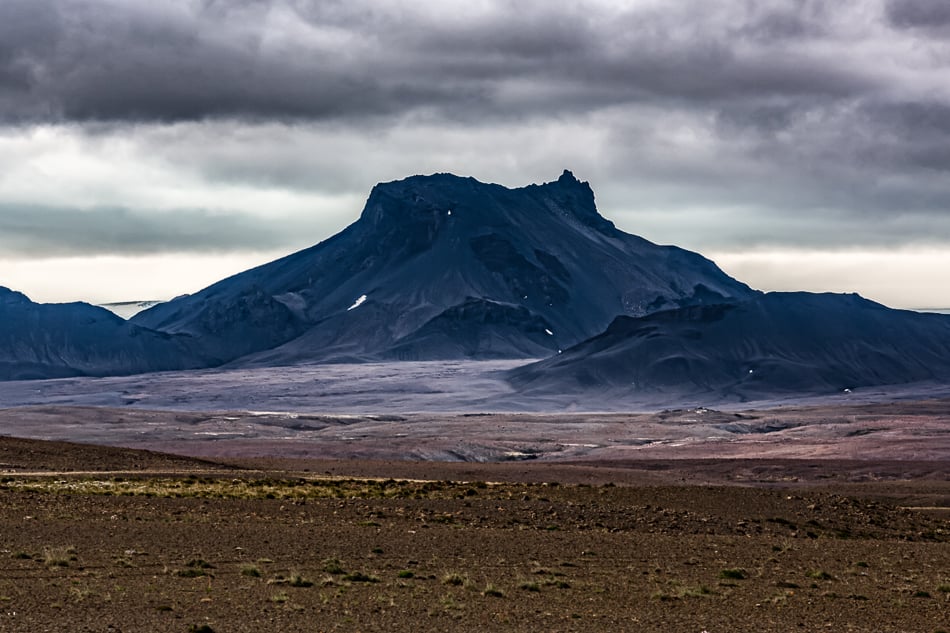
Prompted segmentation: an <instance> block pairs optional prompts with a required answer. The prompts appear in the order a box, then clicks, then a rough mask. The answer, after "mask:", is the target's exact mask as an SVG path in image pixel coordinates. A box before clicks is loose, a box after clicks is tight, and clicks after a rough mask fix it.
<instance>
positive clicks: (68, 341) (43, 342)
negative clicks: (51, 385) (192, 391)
mask: <svg viewBox="0 0 950 633" xmlns="http://www.w3.org/2000/svg"><path fill="white" fill-rule="evenodd" d="M197 348H198V346H196V345H195V343H194V341H193V340H192V338H191V337H190V336H181V335H171V334H167V333H163V332H155V331H153V330H149V329H147V328H143V327H141V326H138V325H133V324H131V323H128V322H127V321H125V320H124V319H122V318H120V317H118V316H116V315H115V314H113V313H111V312H109V311H108V310H105V309H104V308H99V307H96V306H91V305H89V304H87V303H61V304H40V303H34V302H32V301H30V299H29V298H28V297H26V295H23V294H21V293H19V292H14V291H12V290H10V289H8V288H4V287H0V380H27V379H37V378H64V377H68V376H109V375H121V374H137V373H143V372H150V371H163V370H171V369H193V368H197V367H206V366H208V365H213V364H217V363H218V362H219V361H218V359H214V358H211V357H207V356H204V355H203V354H202V353H201V352H199V351H197Z"/></svg>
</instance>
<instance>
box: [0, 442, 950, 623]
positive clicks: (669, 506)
mask: <svg viewBox="0 0 950 633" xmlns="http://www.w3.org/2000/svg"><path fill="white" fill-rule="evenodd" d="M946 466H947V465H946V463H945V462H943V463H941V462H934V461H922V462H909V461H902V462H899V463H891V464H888V463H884V462H881V463H876V464H873V465H871V464H869V463H868V462H857V461H833V460H824V461H821V460H815V461H810V462H809V461H804V460H785V461H782V460H771V461H768V460H667V461H664V460H655V461H649V460H642V461H638V462H630V463H626V464H624V463H617V462H615V463H612V464H610V465H603V464H597V463H583V462H576V463H524V462H522V463H504V464H462V463H459V464H449V463H427V462H372V461H349V462H347V461H334V460H273V459H259V460H243V461H233V460H231V461H227V462H224V461H209V460H197V459H190V458H183V457H175V456H168V455H162V454H159V453H149V452H143V451H133V450H128V449H121V448H103V447H94V446H88V445H74V444H66V443H48V442H40V441H35V440H21V439H12V438H0V631H4V632H11V633H12V632H19V631H30V632H35V631H75V632H79V631H124V632H132V631H181V632H183V633H184V632H186V631H217V632H221V631H235V632H243V631H255V632H256V631H335V630H340V631H447V630H454V631H486V630H505V631H509V630H510V631H532V632H534V631H664V632H675V631H683V632H693V633H701V632H702V631H708V633H719V632H724V631H733V632H734V631H750V632H751V631H775V632H782V633H785V632H787V631H866V632H872V631H873V632H875V633H881V632H901V633H903V632H915V631H920V632H928V633H935V632H937V631H941V630H944V631H948V630H950V510H948V508H950V472H948V469H947V468H946ZM390 477H392V479H390Z"/></svg>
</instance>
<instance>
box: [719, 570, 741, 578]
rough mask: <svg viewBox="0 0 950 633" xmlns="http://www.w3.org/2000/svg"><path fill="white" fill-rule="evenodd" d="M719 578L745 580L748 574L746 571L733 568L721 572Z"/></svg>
mask: <svg viewBox="0 0 950 633" xmlns="http://www.w3.org/2000/svg"><path fill="white" fill-rule="evenodd" d="M719 577H720V578H723V579H725V580H745V578H746V572H745V570H744V569H739V568H738V567H733V568H729V569H723V570H722V571H721V572H719Z"/></svg>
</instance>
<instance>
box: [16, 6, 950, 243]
mask: <svg viewBox="0 0 950 633" xmlns="http://www.w3.org/2000/svg"><path fill="white" fill-rule="evenodd" d="M618 7H620V8H618ZM948 29H950V3H948V2H947V1H946V0H931V1H926V0H834V1H832V0H704V1H703V2H702V3H693V2H667V1H660V0H644V1H643V2H628V3H617V2H606V1H604V2H598V1H597V0H585V1H578V2H549V1H542V0H519V1H517V2H516V1H514V0H485V1H484V2H477V3H446V2H441V1H436V0H432V1H430V2H425V1H423V0H418V1H411V0H403V1H399V2H387V1H384V0H272V1H267V0H227V1H226V0H167V1H163V2H154V1H152V0H122V1H118V0H3V1H2V2H0V122H5V123H6V124H7V125H8V127H9V126H15V125H18V124H27V125H29V124H32V123H44V122H53V123H66V124H75V126H74V127H79V128H82V129H83V130H84V131H85V132H84V133H89V134H95V133H96V132H95V129H96V128H97V127H101V128H104V129H108V130H111V131H110V132H108V133H109V134H113V133H116V132H115V130H116V129H118V130H120V132H119V133H118V134H120V133H121V130H129V135H130V136H133V137H134V138H135V139H136V142H138V143H141V144H143V146H145V149H144V150H143V153H148V152H149V150H152V151H153V153H154V154H156V155H163V156H166V157H168V158H169V161H168V162H170V163H173V164H176V165H177V164H187V165H189V169H190V170H191V173H199V174H200V175H201V176H202V177H203V178H205V179H206V180H207V181H208V182H209V183H210V184H211V186H213V185H215V184H219V183H220V182H229V181H242V182H245V183H249V184H261V185H262V186H267V187H273V188H276V189H280V188H285V189H288V190H294V191H302V190H308V191H309V192H311V193H312V192H313V191H314V190H319V191H321V192H324V193H327V192H330V193H333V194H339V193H341V189H342V190H344V191H343V192H344V193H346V194H348V195H355V196H360V195H363V194H365V191H366V190H368V188H369V186H371V185H372V183H367V182H364V179H365V177H366V176H365V174H373V175H375V174H378V173H383V172H385V173H386V176H387V177H390V178H393V177H400V176H404V175H407V173H405V172H404V173H395V174H394V173H390V172H389V171H387V170H386V168H388V167H392V166H393V165H398V166H399V167H400V168H402V167H403V166H406V168H407V169H413V170H415V169H417V168H418V165H420V164H425V165H426V166H427V167H428V166H429V163H428V162H426V159H427V158H428V157H430V156H441V157H448V159H449V160H450V159H451V158H452V157H455V156H459V155H465V156H466V157H467V159H468V161H469V163H468V164H464V165H462V167H463V171H465V172H466V173H473V171H474V169H475V168H474V167H471V166H470V165H471V164H472V163H475V162H477V160H478V159H477V157H473V155H472V152H471V150H470V148H471V147H476V148H478V149H479V150H480V155H482V156H483V157H484V160H486V161H494V162H498V163H499V164H501V163H502V161H500V160H498V156H506V157H508V158H509V160H510V164H511V165H513V166H514V170H513V171H518V170H521V171H522V172H525V171H528V170H529V168H530V170H531V172H532V174H533V175H535V174H537V173H539V171H540V170H539V169H538V165H537V164H532V165H529V166H528V167H527V168H526V167H525V166H524V164H523V163H524V162H525V161H527V160H528V159H526V158H523V156H524V155H525V154H527V150H526V145H528V143H529V142H530V139H529V137H526V136H518V135H517V134H514V133H512V134H507V136H510V137H516V136H517V138H518V139H519V141H518V142H519V143H521V145H520V146H518V147H514V146H510V145H505V142H506V138H505V137H506V132H508V131H511V130H515V129H516V128H517V127H518V126H522V127H523V128H525V129H531V127H532V126H537V127H538V128H539V129H541V128H543V129H544V130H545V132H544V134H547V135H557V134H559V133H561V132H562V131H563V130H566V131H564V132H563V133H564V140H563V142H562V143H561V144H560V146H559V147H558V148H556V149H558V151H562V152H563V154H562V155H558V156H556V157H555V159H556V160H557V161H558V163H559V164H558V165H557V167H558V169H560V168H563V167H565V166H574V167H576V166H577V163H579V162H584V161H586V162H587V164H588V165H590V168H591V172H590V173H583V172H581V173H579V175H581V176H582V177H585V178H590V179H591V180H592V182H594V184H595V186H598V187H602V188H603V189H602V190H603V191H610V190H613V191H618V192H621V193H623V194H624V195H626V196H627V198H626V199H627V200H630V201H631V202H628V203H626V204H620V203H615V204H614V208H615V209H619V210H627V209H631V208H633V207H634V206H635V204H636V203H637V201H638V200H639V201H641V202H644V201H651V203H652V206H651V207H650V208H662V206H663V205H664V204H668V205H671V207H670V211H671V213H674V214H675V212H676V211H677V210H678V209H687V208H688V209H696V208H698V207H705V208H707V209H708V210H709V216H710V217H713V216H716V214H717V213H719V211H720V210H723V209H725V210H729V209H735V208H743V209H751V210H755V213H756V218H757V220H758V221H761V222H762V223H763V226H762V227H761V231H760V232H759V233H757V235H763V236H769V235H771V236H773V238H774V241H775V243H790V242H794V243H795V244H807V243H809V242H811V243H814V244H819V243H821V244H825V243H826V242H829V241H830V242H835V241H837V243H839V244H856V243H861V244H869V243H874V244H877V243H879V241H880V240H881V239H885V238H888V239H893V240H894V241H895V243H897V242H903V243H908V242H913V241H914V240H917V239H926V240H931V239H933V234H934V231H933V228H932V227H933V226H936V225H939V226H941V227H942V226H943V224H940V223H936V224H932V225H928V218H937V219H941V218H943V217H944V216H945V215H946V212H947V209H948V208H950V184H948V183H950V178H948V176H950V174H948V172H950V151H948V150H947V148H948V147H950V88H948V85H947V82H946V74H947V67H948V65H950V45H948V44H947V42H948V40H947V38H945V37H942V35H941V34H945V33H947V32H948ZM274 122H277V123H278V124H280V125H285V126H288V127H290V128H293V127H295V126H299V127H300V128H301V129H303V128H306V129H305V130H304V131H301V132H300V134H297V133H296V131H294V130H291V131H290V132H287V133H286V134H285V133H283V132H281V133H280V134H278V135H277V136H276V137H275V139H274V140H273V141H271V142H270V144H268V141H267V140H266V139H263V140H261V139H260V137H254V139H253V140H252V141H245V140H242V139H243V137H242V134H241V130H242V126H243V129H248V128H250V127H253V126H255V125H256V126H266V125H270V124H272V123H274ZM140 123H141V124H152V123H157V124H158V125H152V126H149V125H138V124H140ZM167 124H182V125H179V126H176V125H167ZM561 124H563V125H562V127H561V128H558V127H557V126H558V125H561ZM572 124H573V125H576V126H577V129H583V130H586V131H589V132H592V133H593V134H594V135H597V134H598V133H600V134H599V136H598V138H599V142H600V143H601V145H600V146H598V149H599V150H602V153H601V154H597V155H594V153H595V151H596V150H594V149H591V147H594V146H593V145H588V143H587V141H588V139H586V138H584V137H583V136H582V135H581V133H580V132H578V131H577V129H573V128H571V127H570V125H572ZM585 126H587V127H585ZM142 128H149V129H150V130H152V131H147V132H141V129H142ZM155 128H159V129H160V130H162V131H163V133H162V134H155V133H153V132H154V129H155ZM178 128H183V129H185V132H184V134H185V136H186V137H187V138H186V139H184V140H181V139H171V140H169V137H170V136H171V135H173V134H174V133H175V130H176V129H178ZM407 129H408V130H410V132H412V133H402V134H400V132H404V131H405V130H407ZM572 129H573V131H572ZM168 130H171V132H168ZM201 130H205V132H202V131H201ZM499 130H502V131H503V132H499ZM415 132H417V134H416V136H413V133H415ZM219 133H220V134H224V135H227V138H217V139H216V138H214V135H215V134H219ZM163 134H166V136H165V137H164V139H165V141H164V143H163V140H162V139H163ZM308 135H309V136H308ZM370 135H373V136H374V138H373V143H370V142H368V141H367V138H368V136H370ZM298 137H306V138H308V139H310V140H311V145H310V146H308V147H306V148H302V147H299V146H298V147H293V148H289V146H291V145H292V144H293V143H294V142H295V139H297V138H298ZM376 137H380V138H376ZM483 138H492V139H498V143H497V147H494V146H492V147H488V146H485V145H482V144H481V143H480V142H481V140H482V139H483ZM684 139H685V140H684ZM172 140H173V141H174V143H172V142H171V141H172ZM541 140H542V142H543V139H541ZM513 142H514V141H512V143H513ZM374 143H375V144H374ZM452 143H454V144H455V145H452ZM168 144H171V145H173V147H171V148H169V147H166V145H168ZM496 152H497V153H496ZM324 153H327V154H329V155H330V156H329V158H326V159H324V158H323V157H322V156H321V155H322V154H324ZM407 156H408V157H412V158H414V159H417V160H409V159H408V158H406V157H407ZM555 159H552V160H555ZM534 160H535V161H536V162H539V161H541V162H544V167H545V169H548V168H549V166H548V164H547V162H549V161H547V158H546V157H543V158H541V159H537V158H536V159H534ZM565 161H566V162H567V163H568V164H566V165H565V164H563V163H564V162H565ZM598 161H599V162H598ZM444 168H446V167H444V166H443V165H436V166H435V168H434V169H432V170H441V169H444ZM598 169H599V170H600V171H599V173H598V171H597V170H598ZM556 173H558V172H556V171H555V170H554V169H553V168H551V175H556ZM311 174H312V175H311ZM545 174H547V172H545ZM475 175H479V174H478V173H477V172H476V173H475ZM521 175H522V174H521V173H518V174H517V176H519V177H520V176H521ZM512 180H513V181H514V183H517V184H523V183H524V182H527V181H521V182H519V181H518V180H515V178H514V176H512ZM618 183H619V184H618ZM624 187H626V189H625V188H624ZM637 187H639V188H640V190H641V191H643V192H644V193H642V195H640V194H638V191H637V189H636V188H637ZM648 189H649V190H648ZM598 191H601V189H598ZM599 195H600V194H599ZM606 197H607V196H606V195H605V196H603V197H601V198H599V200H603V199H605V198H606ZM615 200H616V199H615ZM6 213H8V210H4V209H0V214H6ZM126 213H127V214H132V215H127V216H126V217H124V218H119V219H118V220H116V222H118V224H119V225H122V226H127V227H128V232H127V234H123V237H121V238H113V239H112V241H111V242H110V241H109V240H106V242H108V243H111V244H113V247H114V248H116V249H126V250H129V251H131V250H132V249H133V248H136V246H135V244H136V240H143V239H144V240H145V241H146V242H147V244H145V245H144V248H155V249H159V248H165V246H164V245H166V244H170V243H171V242H173V241H175V239H176V238H175V236H174V235H172V233H174V231H172V230H171V229H168V228H167V227H165V228H159V229H157V232H156V235H157V236H159V237H157V238H155V240H154V241H151V239H150V238H142V237H140V236H138V235H137V234H136V235H133V233H135V232H136V231H137V230H138V229H136V228H135V227H136V223H137V222H138V223H140V222H141V221H143V218H145V217H146V215H147V214H146V213H145V212H144V211H143V212H142V213H141V214H138V215H136V214H134V213H133V212H131V211H129V212H126ZM789 214H796V217H800V218H801V219H802V222H801V223H799V224H798V225H797V226H798V228H794V227H791V228H790V225H788V224H787V223H785V218H786V217H787V216H788V215H789ZM901 214H904V215H905V216H906V217H911V216H912V217H913V221H908V222H905V223H903V224H901V223H896V222H892V220H893V219H894V218H897V217H901ZM54 215H55V214H54ZM120 215H121V214H120ZM829 216H833V220H834V222H835V224H834V226H835V227H848V226H851V227H852V230H850V231H849V230H846V229H842V230H838V229H837V228H836V229H835V230H831V231H824V232H822V234H821V235H820V236H814V235H809V232H811V233H814V228H813V227H816V226H817V227H820V226H824V224H823V222H824V220H825V219H826V218H828V217H829ZM94 217H98V218H100V219H103V220H107V219H108V213H106V212H102V213H100V214H99V215H98V216H89V217H87V219H88V220H89V222H90V226H92V223H93V220H94ZM885 219H886V220H887V221H888V223H886V226H888V231H887V232H886V234H881V233H878V234H875V233H874V230H875V228H874V227H875V226H884V225H885V223H882V220H885ZM172 220H174V221H175V222H184V221H186V220H188V221H191V219H189V217H186V216H185V215H182V216H180V217H178V218H169V223H171V222H172ZM2 221H3V220H0V222H2ZM195 221H196V222H197V225H198V226H199V227H202V226H209V227H210V226H211V224H214V222H212V221H211V220H209V219H208V218H204V219H202V218H200V217H198V218H195ZM214 221H217V220H216V219H215V220H214ZM941 221H942V220H941ZM123 222H125V223H126V224H124V225H123ZM247 222H251V221H250V220H247V221H246V222H245V224H241V223H240V222H238V223H236V224H235V225H233V226H228V227H225V228H223V229H222V230H221V231H217V230H212V229H211V228H208V230H207V235H205V236H204V237H201V238H198V237H195V238H190V237H187V236H185V237H184V238H183V239H184V243H191V244H195V245H196V246H195V248H198V246H197V245H198V244H199V243H202V240H204V242H203V243H208V244H211V245H215V246H218V245H223V244H225V243H229V244H238V245H243V244H250V243H252V242H254V243H255V244H256V243H257V242H258V241H259V240H260V239H270V238H269V237H267V236H270V235H274V234H275V233H276V232H278V231H283V234H284V236H285V239H288V240H289V239H290V237H288V236H290V235H291V232H292V231H293V227H290V228H288V227H283V228H281V227H266V228H267V229H269V230H270V231H271V232H270V233H268V232H267V230H264V231H263V232H259V231H258V228H259V227H258V226H257V225H254V224H248V223H247ZM209 223H210V224H209ZM711 224H712V223H711ZM719 224H720V225H721V226H720V227H719V228H715V227H712V226H711V228H710V236H711V238H710V242H716V243H719V242H717V241H716V238H715V235H714V234H717V235H722V236H726V235H727V234H736V233H737V231H736V230H735V229H732V228H730V227H728V226H725V225H722V223H719ZM96 226H100V225H99V224H98V223H96ZM928 226H930V227H931V228H928ZM769 227H781V229H779V228H775V229H774V230H772V229H770V228H769ZM139 228H142V227H141V225H140V224H139ZM0 230H4V227H3V226H0ZM90 230H91V231H92V232H93V233H94V234H96V235H97V236H99V238H102V237H103V236H107V235H108V231H107V229H105V228H96V229H90ZM819 230H820V229H819ZM26 232H27V229H21V235H26ZM717 232H718V233H717ZM182 233H183V231H182ZM880 235H884V237H880ZM163 236H164V237H163ZM262 236H264V237H263V238H262ZM294 237H296V236H294ZM99 238H96V239H99ZM0 239H2V238H0ZM37 239H46V238H37ZM96 239H92V240H90V246H89V248H90V249H91V248H93V247H92V246H91V244H92V243H93V242H95V241H96ZM273 239H274V240H278V239H279V238H277V237H274V238H273ZM721 239H722V240H727V239H730V238H728V237H722V238H721ZM732 239H736V242H735V243H736V244H738V245H739V246H742V244H741V243H740V242H739V241H738V239H737V238H732ZM763 239H764V238H763ZM945 239H950V237H947V238H945ZM189 240H191V241H189ZM8 241H9V240H8ZM148 244H152V246H149V245H148ZM701 245H702V244H697V246H701Z"/></svg>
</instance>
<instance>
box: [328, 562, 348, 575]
mask: <svg viewBox="0 0 950 633" xmlns="http://www.w3.org/2000/svg"><path fill="white" fill-rule="evenodd" d="M323 571H325V572H326V573H328V574H334V575H336V576H339V575H340V574H345V573H346V570H345V569H343V565H342V564H341V563H340V561H339V560H337V559H336V558H327V559H326V560H324V561H323Z"/></svg>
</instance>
